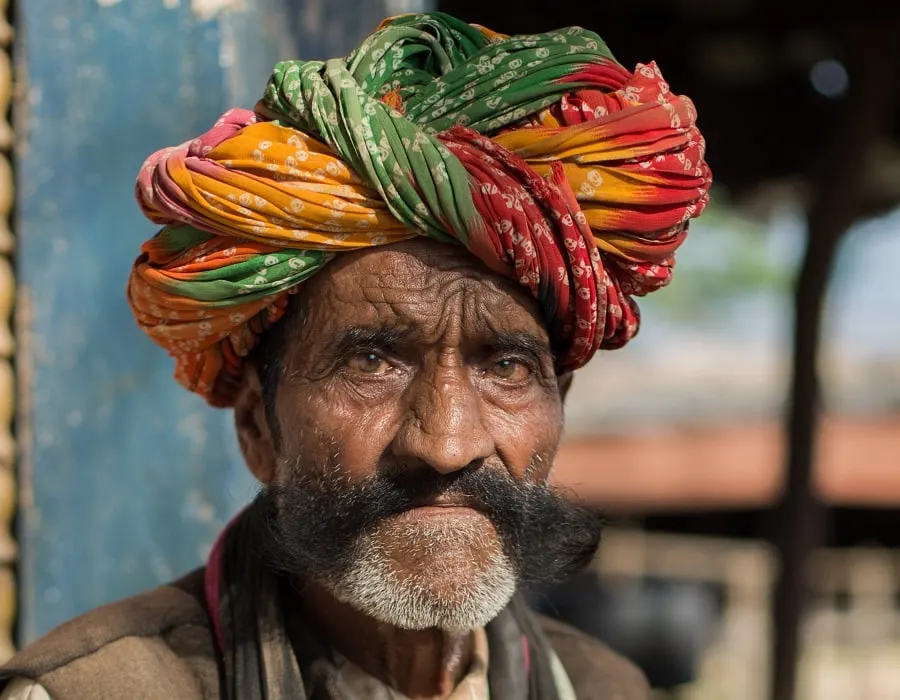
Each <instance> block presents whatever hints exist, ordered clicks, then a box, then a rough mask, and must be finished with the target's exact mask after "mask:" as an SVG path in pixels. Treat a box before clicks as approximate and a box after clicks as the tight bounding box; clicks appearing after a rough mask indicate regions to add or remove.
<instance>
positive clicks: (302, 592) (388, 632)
mask: <svg viewBox="0 0 900 700" xmlns="http://www.w3.org/2000/svg"><path fill="white" fill-rule="evenodd" d="M297 595H298V597H299V600H298V603H299V604H300V606H301V607H302V609H303V613H304V618H305V619H306V620H307V621H308V622H309V623H310V625H311V626H312V627H313V629H314V630H315V631H316V633H317V634H318V635H319V636H320V638H321V639H323V640H324V641H325V642H326V643H328V644H329V645H330V646H332V647H333V648H334V649H336V650H337V651H339V652H340V653H341V654H342V655H343V656H344V657H346V658H347V659H348V660H349V661H351V662H352V663H354V664H356V665H357V666H359V667H360V668H361V669H363V670H364V671H365V672H366V673H368V674H370V675H372V676H374V677H376V678H378V679H379V680H380V681H382V682H383V683H386V684H387V685H389V686H390V687H392V688H393V689H394V690H397V691H399V692H400V693H402V694H403V695H405V696H406V697H408V698H412V699H413V700H426V699H428V700H437V699H439V698H446V697H448V696H449V695H450V693H452V692H453V689H454V688H455V687H456V686H457V684H458V683H459V682H460V681H461V680H462V678H463V677H464V676H465V675H466V671H467V670H468V668H469V665H470V663H471V660H472V634H471V633H470V632H460V633H457V632H447V631H445V630H439V629H426V630H406V629H400V628H399V627H395V626H393V625H389V624H387V623H384V622H379V621H378V620H375V619H373V618H371V617H368V616H366V615H364V614H362V613H361V612H359V611H358V610H356V609H355V608H353V607H351V606H350V605H348V604H346V603H342V602H340V601H339V600H337V599H336V598H335V597H334V596H333V595H331V593H329V592H328V591H327V590H326V589H325V588H323V587H322V586H320V585H318V584H316V583H313V582H304V584H303V586H302V587H300V588H299V589H298V593H297Z"/></svg>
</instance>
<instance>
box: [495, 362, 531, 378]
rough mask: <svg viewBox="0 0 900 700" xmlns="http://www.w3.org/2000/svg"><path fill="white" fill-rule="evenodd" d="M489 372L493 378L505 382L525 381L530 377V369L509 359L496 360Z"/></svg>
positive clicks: (522, 363)
mask: <svg viewBox="0 0 900 700" xmlns="http://www.w3.org/2000/svg"><path fill="white" fill-rule="evenodd" d="M490 371H491V374H493V375H494V376H495V377H498V378H499V379H505V380H507V381H525V380H526V379H528V377H529V376H530V375H531V368H530V367H529V366H528V365H527V364H525V363H524V362H522V361H521V360H517V359H515V358H510V357H507V358H503V359H502V360H497V361H496V362H495V363H494V364H493V365H492V366H491V369H490Z"/></svg>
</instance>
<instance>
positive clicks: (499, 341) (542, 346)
mask: <svg viewBox="0 0 900 700" xmlns="http://www.w3.org/2000/svg"><path fill="white" fill-rule="evenodd" d="M485 346H487V347H489V348H490V349H491V350H492V351H494V352H498V353H502V352H526V353H528V354H530V355H533V356H535V357H537V358H551V359H552V358H553V351H552V350H551V348H550V345H549V344H548V343H547V342H546V341H545V340H543V339H542V338H539V337H538V336H536V335H534V334H533V333H529V332H528V331H498V332H497V333H496V334H495V335H494V336H493V337H491V338H489V339H487V342H486V343H485Z"/></svg>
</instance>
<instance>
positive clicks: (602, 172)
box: [128, 13, 711, 406]
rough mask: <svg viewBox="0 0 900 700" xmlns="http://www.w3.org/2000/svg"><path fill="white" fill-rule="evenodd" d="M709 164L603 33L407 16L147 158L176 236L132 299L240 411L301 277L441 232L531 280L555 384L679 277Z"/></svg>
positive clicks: (138, 266)
mask: <svg viewBox="0 0 900 700" xmlns="http://www.w3.org/2000/svg"><path fill="white" fill-rule="evenodd" d="M703 154H704V143H703V138H702V137H701V135H700V132H699V131H698V130H697V127H696V113H695V111H694V107H693V104H692V103H691V101H690V100H689V99H688V98H687V97H683V96H678V95H674V94H672V93H671V92H670V91H669V86H668V85H667V84H666V82H665V81H664V80H663V78H662V75H661V74H660V72H659V70H658V69H657V67H656V65H655V64H653V63H650V64H647V65H638V66H637V68H636V69H635V71H634V72H633V73H632V72H631V71H628V70H626V69H625V68H623V67H622V66H621V65H619V63H617V62H616V60H615V59H614V58H613V56H612V54H611V53H610V52H609V49H608V48H607V47H606V45H605V44H604V43H603V41H602V40H601V39H600V37H599V36H597V35H596V34H594V33H592V32H589V31H586V30H584V29H581V28H579V27H570V28H568V29H562V30H559V31H553V32H548V33H546V34H536V35H533V36H513V37H509V36H505V35H501V34H497V33H495V32H492V31H490V30H488V29H485V28H483V27H478V26H475V25H469V24H466V23H464V22H461V21H459V20H457V19H454V18H453V17H450V16H448V15H446V14H442V13H431V14H419V15H406V16H401V17H396V18H393V19H390V20H387V21H385V22H384V23H383V24H382V25H381V26H380V27H379V28H378V29H377V30H376V31H375V33H373V34H372V35H371V36H369V37H368V38H367V39H366V40H365V41H364V42H363V43H362V45H360V46H359V48H357V49H356V50H355V51H354V52H353V53H351V54H350V55H349V56H348V57H346V58H344V59H332V60H328V61H284V62H282V63H279V64H278V65H276V66H275V69H274V72H273V75H272V77H271V79H270V80H269V84H268V87H267V88H266V91H265V94H264V96H263V98H262V100H261V101H260V102H259V103H258V104H257V105H256V108H255V110H254V111H248V110H243V109H234V110H231V111H229V112H227V113H226V114H224V115H223V116H222V118H221V119H219V121H218V122H216V124H215V125H214V126H213V128H212V129H210V130H209V131H208V132H206V133H205V134H203V135H202V136H200V137H198V138H196V139H194V140H192V141H189V142H186V143H183V144H182V145H180V146H177V147H174V148H167V149H164V150H161V151H159V152H157V153H155V154H154V155H152V156H151V157H150V158H149V159H148V160H147V162H146V163H145V164H144V166H143V168H142V169H141V172H140V175H139V177H138V181H137V186H136V195H137V198H138V201H139V203H140V205H141V207H142V209H143V211H144V213H145V214H146V216H147V217H149V218H150V219H151V220H152V221H153V222H155V223H157V224H161V225H163V226H164V228H162V230H161V231H160V232H159V233H158V234H157V235H156V236H155V237H154V238H152V239H151V240H149V241H147V242H146V243H145V244H144V246H143V249H142V254H141V256H140V257H139V258H138V259H137V261H136V263H135V265H134V269H133V271H132V274H131V278H130V280H129V285H128V297H129V301H130V303H131V306H132V308H133V310H134V313H135V316H136V318H137V321H138V323H139V324H140V326H141V328H143V330H144V331H146V332H147V333H148V334H149V335H150V336H151V337H152V338H153V339H154V340H155V341H156V342H158V343H159V344H160V345H162V346H163V347H164V348H166V349H167V350H168V351H169V352H170V353H171V354H172V355H173V356H174V358H175V361H176V378H177V379H178V380H179V381H180V382H181V383H182V384H183V385H184V386H186V387H187V388H188V389H191V390H192V391H195V392H197V393H199V394H201V395H202V396H204V397H205V398H206V399H207V400H208V401H209V402H210V403H211V404H213V405H216V406H227V405H229V404H230V403H231V402H232V401H233V400H234V394H235V391H236V389H237V386H238V382H239V377H240V372H241V363H242V361H243V358H244V357H246V355H247V354H248V352H250V350H251V349H252V348H253V346H254V344H255V343H256V341H257V339H258V337H259V335H260V333H262V332H263V331H265V330H266V328H268V327H269V326H271V325H272V324H273V323H275V322H276V321H277V320H278V318H279V317H280V316H281V315H282V314H283V313H284V311H285V308H286V305H287V300H288V298H289V296H290V295H291V294H292V293H295V292H296V291H297V290H298V288H299V286H300V285H301V284H302V283H303V281H304V280H306V279H307V278H309V277H310V276H311V275H314V274H315V273H316V272H317V271H319V270H321V269H322V267H323V266H324V265H325V264H326V263H327V262H328V261H329V260H330V259H331V258H332V257H333V256H335V255H339V254H340V253H341V252H343V251H348V250H357V249H360V248H369V247H372V246H379V245H386V244H389V243H394V242H397V241H402V240H406V239H409V238H412V237H414V236H427V237H429V238H432V239H434V240H436V241H445V242H452V243H456V244H459V245H463V246H465V247H466V248H467V249H468V250H469V251H471V253H472V254H473V255H475V256H477V257H478V258H479V259H480V260H482V261H483V262H484V264H485V265H486V266H487V267H488V268H489V269H491V270H493V271H495V272H497V273H499V274H501V275H504V276H506V277H509V278H512V279H514V280H516V281H518V282H519V283H520V284H522V285H523V286H525V287H526V288H527V289H528V290H529V291H530V293H531V294H532V295H533V296H534V298H535V299H536V300H537V302H538V303H539V305H540V307H541V309H542V311H543V314H544V317H545V320H546V322H547V324H548V329H549V331H550V333H551V336H552V338H553V342H554V348H555V351H556V357H557V363H558V367H559V370H560V371H569V370H573V369H577V368H578V367H581V366H582V365H584V364H585V363H586V362H587V361H588V360H589V359H590V358H591V356H592V355H593V354H594V353H595V352H596V350H597V349H598V348H617V347H620V346H622V345H624V344H625V343H626V342H627V341H628V340H629V339H630V338H632V337H633V336H634V335H635V333H636V332H637V329H638V322H639V313H638V307H637V304H636V302H635V300H634V297H635V296H641V295H644V294H647V293H648V292H651V291H653V290H655V289H658V288H659V287H662V286H664V285H665V284H667V283H668V282H669V280H670V278H671V276H672V267H673V265H674V252H675V249H676V248H678V246H679V245H680V244H681V242H682V241H683V240H684V237H685V235H686V233H687V227H688V220H689V219H690V218H691V217H694V216H697V215H698V214H700V212H701V211H702V210H703V208H704V207H705V205H706V203H707V200H708V191H709V186H710V180H711V176H710V171H709V168H708V167H707V165H706V163H705V162H704V160H703Z"/></svg>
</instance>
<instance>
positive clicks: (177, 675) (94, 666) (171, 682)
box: [0, 569, 650, 700]
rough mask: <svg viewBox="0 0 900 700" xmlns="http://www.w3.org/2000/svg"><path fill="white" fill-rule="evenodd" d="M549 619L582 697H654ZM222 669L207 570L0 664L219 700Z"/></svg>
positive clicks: (88, 684) (18, 673) (110, 686)
mask: <svg viewBox="0 0 900 700" xmlns="http://www.w3.org/2000/svg"><path fill="white" fill-rule="evenodd" d="M541 624H542V626H543V629H544V632H545V634H546V635H547V639H548V640H549V641H550V643H551V644H552V645H553V648H554V650H555V651H556V654H557V656H558V657H559V659H560V660H561V661H562V663H563V666H564V667H565V669H566V672H567V673H568V675H569V678H570V680H571V681H572V685H573V687H574V688H575V691H576V693H577V696H578V699H579V700H649V697H650V690H649V687H648V685H647V682H646V680H645V679H644V677H643V675H642V674H641V672H640V671H639V670H638V669H637V668H635V667H634V666H633V665H632V664H631V663H629V662H628V661H626V660H625V659H623V658H622V657H620V656H618V655H617V654H615V653H613V652H612V651H610V650H609V649H608V648H607V647H605V646H604V645H602V644H600V643H599V642H597V641H595V640H594V639H592V638H591V637H588V636H586V635H584V634H582V633H581V632H578V631H577V630H575V629H573V628H571V627H568V626H566V625H563V624H561V623H559V622H555V621H553V620H550V619H548V618H543V617H542V618H541ZM219 672H220V671H219V664H218V655H217V653H216V649H215V644H214V642H213V633H212V628H211V625H210V620H209V617H208V615H207V612H206V608H205V606H204V604H203V570H202V569H200V570H197V571H195V572H193V573H191V574H189V575H188V576H186V577H185V578H183V579H181V580H179V581H176V582H174V583H171V584H169V585H166V586H162V587H161V588H157V589H156V590H154V591H150V592H148V593H145V594H143V595H139V596H136V597H134V598H129V599H127V600H123V601H121V602H118V603H113V604H112V605H107V606H105V607H102V608H98V609H97V610H94V611H92V612H89V613H87V614H86V615H83V616H81V617H79V618H76V619H75V620H72V621H71V622H67V623H65V624H63V625H62V626H60V627H58V628H57V629H55V630H53V631H52V632H50V633H49V634H48V635H47V636H45V637H43V638H42V639H40V640H38V641H37V642H35V643H34V644H32V645H30V646H28V647H26V648H25V649H24V650H22V651H21V652H20V653H19V654H17V655H16V656H15V658H13V659H12V660H11V661H10V662H9V663H8V664H6V665H5V666H3V667H2V668H0V675H2V678H4V679H10V678H15V677H25V678H30V679H34V680H36V681H38V682H39V683H40V684H41V685H42V686H43V687H44V688H46V689H47V691H48V692H49V694H50V697H51V698H53V700H124V699H125V698H127V699H128V700H219V698H220V693H219V680H220V679H219ZM2 684H3V681H0V687H2Z"/></svg>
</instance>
